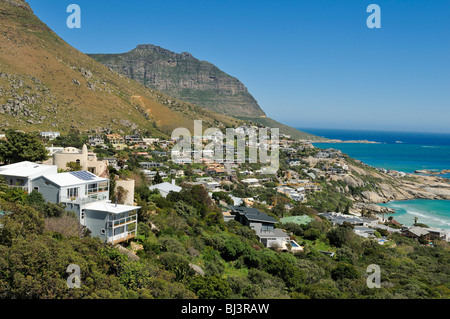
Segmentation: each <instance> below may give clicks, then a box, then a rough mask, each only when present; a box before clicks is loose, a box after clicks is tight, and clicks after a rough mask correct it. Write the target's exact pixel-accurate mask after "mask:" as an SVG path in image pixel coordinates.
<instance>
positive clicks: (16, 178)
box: [0, 161, 58, 193]
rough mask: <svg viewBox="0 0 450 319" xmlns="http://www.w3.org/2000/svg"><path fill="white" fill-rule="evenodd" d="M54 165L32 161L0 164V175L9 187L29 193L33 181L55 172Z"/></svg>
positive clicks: (56, 168)
mask: <svg viewBox="0 0 450 319" xmlns="http://www.w3.org/2000/svg"><path fill="white" fill-rule="evenodd" d="M57 172H58V167H57V166H56V165H44V164H37V163H32V162H27V161H25V162H20V163H15V164H10V165H5V166H0V175H1V176H3V177H4V178H5V179H6V182H7V183H8V185H9V187H18V188H22V189H23V190H24V191H25V192H27V193H31V192H32V190H33V181H34V180H35V179H37V178H38V177H40V176H42V175H50V174H56V173H57Z"/></svg>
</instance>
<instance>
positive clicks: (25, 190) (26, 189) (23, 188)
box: [8, 185, 28, 193]
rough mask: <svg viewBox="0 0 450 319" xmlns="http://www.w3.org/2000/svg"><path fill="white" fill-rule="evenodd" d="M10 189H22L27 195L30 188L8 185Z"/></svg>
mask: <svg viewBox="0 0 450 319" xmlns="http://www.w3.org/2000/svg"><path fill="white" fill-rule="evenodd" d="M8 187H9V188H20V189H22V190H23V191H24V192H25V193H28V186H23V185H8Z"/></svg>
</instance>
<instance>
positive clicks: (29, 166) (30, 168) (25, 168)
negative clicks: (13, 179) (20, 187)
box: [0, 161, 58, 177]
mask: <svg viewBox="0 0 450 319" xmlns="http://www.w3.org/2000/svg"><path fill="white" fill-rule="evenodd" d="M49 169H53V170H54V171H55V173H56V172H57V171H58V167H57V166H56V165H46V164H38V163H33V162H27V161H24V162H20V163H14V164H10V165H5V166H1V167H0V175H7V176H20V177H28V176H30V175H35V174H39V173H41V172H46V171H48V170H49Z"/></svg>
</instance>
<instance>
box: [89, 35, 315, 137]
mask: <svg viewBox="0 0 450 319" xmlns="http://www.w3.org/2000/svg"><path fill="white" fill-rule="evenodd" d="M88 56H90V57H92V58H93V59H95V60H96V61H98V62H100V63H102V64H104V65H105V66H107V67H108V68H111V69H112V70H114V71H116V72H118V73H120V74H122V75H124V76H127V77H129V78H131V79H134V80H137V81H139V82H141V83H142V84H143V85H144V86H147V87H150V88H156V89H158V90H159V91H162V92H164V93H166V94H169V95H171V96H175V97H176V98H179V99H181V100H185V101H189V102H191V103H193V104H195V105H199V106H201V107H204V108H207V109H210V110H213V111H215V112H218V113H221V114H226V115H229V116H233V117H235V118H238V119H242V120H245V121H250V122H252V123H253V124H259V125H266V126H270V127H277V128H279V129H280V132H281V133H283V134H286V135H291V136H292V137H293V138H297V139H306V140H316V141H317V140H324V139H323V138H321V137H318V136H315V135H313V134H309V133H305V132H302V131H300V130H297V129H296V128H292V127H290V126H288V125H285V124H282V123H280V122H278V121H276V120H273V119H271V118H269V117H267V115H266V113H265V112H264V111H263V110H262V109H261V107H260V106H259V105H258V103H257V101H256V99H255V98H254V97H253V96H252V95H251V94H250V93H249V92H248V89H247V87H245V85H244V84H243V83H242V82H241V81H240V80H239V79H237V78H235V77H233V76H231V75H229V74H227V73H225V72H224V71H222V70H220V69H219V68H218V67H217V66H215V65H214V64H212V63H211V62H208V61H201V60H199V59H197V58H195V57H194V56H193V55H192V54H191V53H189V52H181V53H176V52H173V51H171V50H168V49H165V48H163V47H160V46H157V45H154V44H139V45H137V46H136V48H134V49H132V50H130V51H128V52H125V53H110V54H108V53H106V54H105V53H94V54H92V53H91V54H88ZM199 82H202V83H199ZM214 82H218V83H224V82H225V84H224V85H222V86H220V85H219V87H218V89H217V90H213V89H211V88H212V86H213V83H214ZM223 87H225V89H223V90H222V89H221V88H223Z"/></svg>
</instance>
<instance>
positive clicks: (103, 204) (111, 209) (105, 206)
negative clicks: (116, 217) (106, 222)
mask: <svg viewBox="0 0 450 319" xmlns="http://www.w3.org/2000/svg"><path fill="white" fill-rule="evenodd" d="M139 208H141V207H140V206H130V205H121V204H117V205H116V204H115V203H112V202H110V201H98V202H93V203H88V204H86V205H85V206H84V209H88V210H96V211H101V212H108V213H112V214H121V213H126V212H130V211H132V210H137V209H139Z"/></svg>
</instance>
